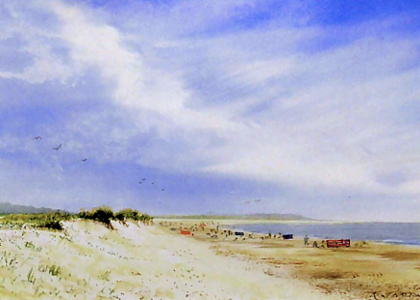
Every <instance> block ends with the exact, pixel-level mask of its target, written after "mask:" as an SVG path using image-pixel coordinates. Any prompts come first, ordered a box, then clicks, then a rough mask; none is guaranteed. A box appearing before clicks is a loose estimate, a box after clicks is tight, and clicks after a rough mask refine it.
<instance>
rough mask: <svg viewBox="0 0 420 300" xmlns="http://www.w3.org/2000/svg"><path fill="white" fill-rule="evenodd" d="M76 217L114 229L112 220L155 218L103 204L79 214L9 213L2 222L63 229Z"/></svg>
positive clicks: (149, 219) (144, 220) (18, 226)
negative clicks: (115, 210)
mask: <svg viewBox="0 0 420 300" xmlns="http://www.w3.org/2000/svg"><path fill="white" fill-rule="evenodd" d="M75 218H80V219H86V220H93V221H97V222H100V223H103V224H105V225H106V226H107V227H108V228H110V229H112V225H111V220H116V221H120V222H124V223H125V222H126V221H128V220H133V221H140V222H142V223H144V224H149V223H150V222H151V221H152V220H153V218H152V217H151V216H149V215H148V214H144V213H141V212H139V211H137V210H134V209H130V208H126V209H123V210H121V211H119V212H116V213H114V211H113V210H112V209H111V208H110V207H107V206H101V207H96V208H93V209H91V210H82V211H81V212H80V213H78V214H71V213H66V212H51V213H23V214H7V215H4V216H2V218H1V219H0V223H1V224H2V225H3V226H9V227H14V228H21V227H22V226H24V225H30V226H32V227H37V228H47V229H50V230H62V229H63V227H62V221H67V220H71V219H75Z"/></svg>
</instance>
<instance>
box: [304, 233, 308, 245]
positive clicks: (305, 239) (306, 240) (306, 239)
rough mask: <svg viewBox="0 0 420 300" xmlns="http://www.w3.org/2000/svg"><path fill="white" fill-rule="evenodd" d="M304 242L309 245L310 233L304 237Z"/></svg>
mask: <svg viewBox="0 0 420 300" xmlns="http://www.w3.org/2000/svg"><path fill="white" fill-rule="evenodd" d="M303 242H304V245H305V246H307V245H309V243H308V242H309V237H308V235H305V238H304V239H303Z"/></svg>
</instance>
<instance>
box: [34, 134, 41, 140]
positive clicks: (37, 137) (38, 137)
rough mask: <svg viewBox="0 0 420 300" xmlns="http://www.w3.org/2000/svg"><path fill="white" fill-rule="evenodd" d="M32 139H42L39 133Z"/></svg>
mask: <svg viewBox="0 0 420 300" xmlns="http://www.w3.org/2000/svg"><path fill="white" fill-rule="evenodd" d="M33 140H42V137H40V136H39V135H38V136H36V137H34V138H33Z"/></svg>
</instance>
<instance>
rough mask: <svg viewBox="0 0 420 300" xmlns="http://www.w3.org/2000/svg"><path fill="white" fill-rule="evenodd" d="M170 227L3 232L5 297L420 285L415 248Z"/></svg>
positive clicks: (265, 294) (303, 295)
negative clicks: (332, 245)
mask: <svg viewBox="0 0 420 300" xmlns="http://www.w3.org/2000/svg"><path fill="white" fill-rule="evenodd" d="M166 224H167V225H168V223H166ZM172 225H173V224H172ZM172 225H171V226H169V225H168V226H160V225H158V224H157V225H154V226H144V225H139V224H134V223H129V224H128V226H123V225H122V224H120V223H116V222H114V223H113V226H114V227H115V229H116V230H108V229H106V228H105V227H104V226H103V225H101V224H97V223H93V222H87V221H74V222H67V223H65V227H66V231H65V233H63V232H52V231H46V230H31V229H28V230H10V229H6V230H0V239H1V241H0V242H1V246H0V299H325V300H328V299H375V298H374V297H377V299H385V298H384V297H382V296H381V295H380V294H373V292H375V291H374V290H372V291H371V293H370V294H365V295H364V296H363V297H360V295H362V294H361V293H359V292H358V291H359V290H358V288H356V286H357V284H362V285H363V284H367V282H368V279H369V280H371V281H369V282H371V283H370V284H371V285H372V288H374V286H375V285H378V286H379V287H381V282H382V281H384V282H392V284H393V285H394V286H395V289H396V288H397V286H398V289H399V290H398V291H397V290H395V291H396V292H405V290H404V288H406V289H407V292H412V293H414V292H416V290H415V289H416V287H415V283H414V282H420V280H419V279H420V277H419V276H420V275H419V274H420V270H419V268H418V266H419V265H420V264H419V256H418V255H419V253H420V251H418V250H417V249H415V250H413V251H409V250H403V251H402V250H401V251H400V248H398V247H393V246H382V245H375V246H373V245H370V246H368V247H369V248H368V247H366V248H361V249H353V248H351V249H346V250H350V251H346V250H344V249H343V250H336V251H331V250H327V249H312V248H305V247H303V246H302V245H301V243H300V242H301V241H292V242H285V241H277V240H276V241H274V240H271V241H270V240H264V241H263V240H257V239H255V240H245V241H240V242H239V241H232V240H226V241H224V240H222V239H220V238H217V239H216V238H210V237H209V236H208V235H207V233H208V232H209V230H210V228H211V226H206V228H205V230H204V231H203V230H202V231H201V232H196V234H195V236H194V237H191V236H182V235H180V234H179V231H178V230H175V231H172V230H170V227H173V226H172ZM177 226H180V225H179V224H177ZM183 226H185V223H184V224H183ZM197 233H198V234H197ZM376 247H378V248H376ZM390 247H391V248H390ZM390 249H391V250H390ZM401 249H402V248H401ZM404 249H405V248H404ZM401 253H403V254H401ZM378 255H379V256H378ZM343 260H344V261H343ZM360 266H363V268H362V269H360V268H361V267H360ZM416 267H417V269H416ZM379 270H381V272H379ZM334 272H336V273H334ZM379 273H382V274H383V275H380V276H379V275H378V274H379ZM355 274H357V277H356V278H352V276H353V275H355ZM392 274H394V275H392ZM372 276H374V277H372ZM388 276H389V277H388ZM407 278H409V280H408V279H407ZM348 282H353V284H354V287H355V288H354V290H353V289H352V288H350V291H347V290H346V289H347V288H348V287H347V286H346V284H347V283H348ZM376 282H378V283H376ZM343 283H344V285H343ZM392 288H393V286H390V289H392ZM409 288H410V289H411V290H408V289H409ZM417 289H418V287H417ZM361 290H364V288H362V289H361ZM355 291H356V292H355ZM417 292H419V291H418V290H417ZM407 295H408V294H407ZM413 295H414V294H413ZM357 296H359V298H354V297H357ZM352 297H353V298H352ZM413 298H414V297H411V298H410V299H413ZM394 299H398V298H397V297H394ZM401 299H403V298H401Z"/></svg>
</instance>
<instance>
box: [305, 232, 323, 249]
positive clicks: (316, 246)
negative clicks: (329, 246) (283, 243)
mask: <svg viewBox="0 0 420 300" xmlns="http://www.w3.org/2000/svg"><path fill="white" fill-rule="evenodd" d="M303 244H304V245H305V246H308V245H309V237H308V235H305V237H304V238H303ZM312 247H313V248H318V242H317V241H314V242H313V243H312ZM321 248H325V241H324V240H322V242H321Z"/></svg>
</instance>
